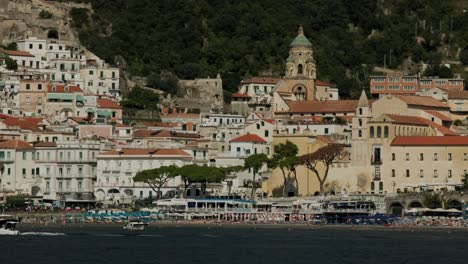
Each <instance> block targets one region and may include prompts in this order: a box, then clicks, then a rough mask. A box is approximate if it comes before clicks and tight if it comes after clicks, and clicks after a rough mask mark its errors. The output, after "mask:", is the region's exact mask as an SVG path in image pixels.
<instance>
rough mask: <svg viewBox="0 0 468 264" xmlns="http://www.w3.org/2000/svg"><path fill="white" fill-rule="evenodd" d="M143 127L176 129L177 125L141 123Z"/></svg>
mask: <svg viewBox="0 0 468 264" xmlns="http://www.w3.org/2000/svg"><path fill="white" fill-rule="evenodd" d="M142 124H143V125H144V126H147V127H178V126H179V125H178V124H174V123H160V122H143V123H142Z"/></svg>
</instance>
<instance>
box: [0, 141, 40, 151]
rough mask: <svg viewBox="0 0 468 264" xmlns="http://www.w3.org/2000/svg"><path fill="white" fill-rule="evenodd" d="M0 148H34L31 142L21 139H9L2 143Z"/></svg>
mask: <svg viewBox="0 0 468 264" xmlns="http://www.w3.org/2000/svg"><path fill="white" fill-rule="evenodd" d="M0 149H16V150H32V149H34V148H33V147H32V146H31V145H30V144H29V143H27V142H25V141H21V140H16V139H14V140H7V141H3V142H1V143H0Z"/></svg>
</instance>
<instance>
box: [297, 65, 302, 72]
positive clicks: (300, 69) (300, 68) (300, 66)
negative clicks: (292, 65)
mask: <svg viewBox="0 0 468 264" xmlns="http://www.w3.org/2000/svg"><path fill="white" fill-rule="evenodd" d="M302 68H303V67H302V64H299V65H297V74H302V72H303V69H302Z"/></svg>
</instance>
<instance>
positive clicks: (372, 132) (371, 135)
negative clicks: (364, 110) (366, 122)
mask: <svg viewBox="0 0 468 264" xmlns="http://www.w3.org/2000/svg"><path fill="white" fill-rule="evenodd" d="M370 138H374V127H373V126H371V127H370Z"/></svg>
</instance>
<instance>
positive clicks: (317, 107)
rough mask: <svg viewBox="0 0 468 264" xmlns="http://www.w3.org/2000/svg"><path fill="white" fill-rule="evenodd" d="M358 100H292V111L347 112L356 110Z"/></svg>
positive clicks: (290, 104)
mask: <svg viewBox="0 0 468 264" xmlns="http://www.w3.org/2000/svg"><path fill="white" fill-rule="evenodd" d="M357 105H358V100H337V101H291V102H290V103H289V106H290V110H289V112H290V113H345V112H354V111H355V110H356V107H357Z"/></svg>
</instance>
